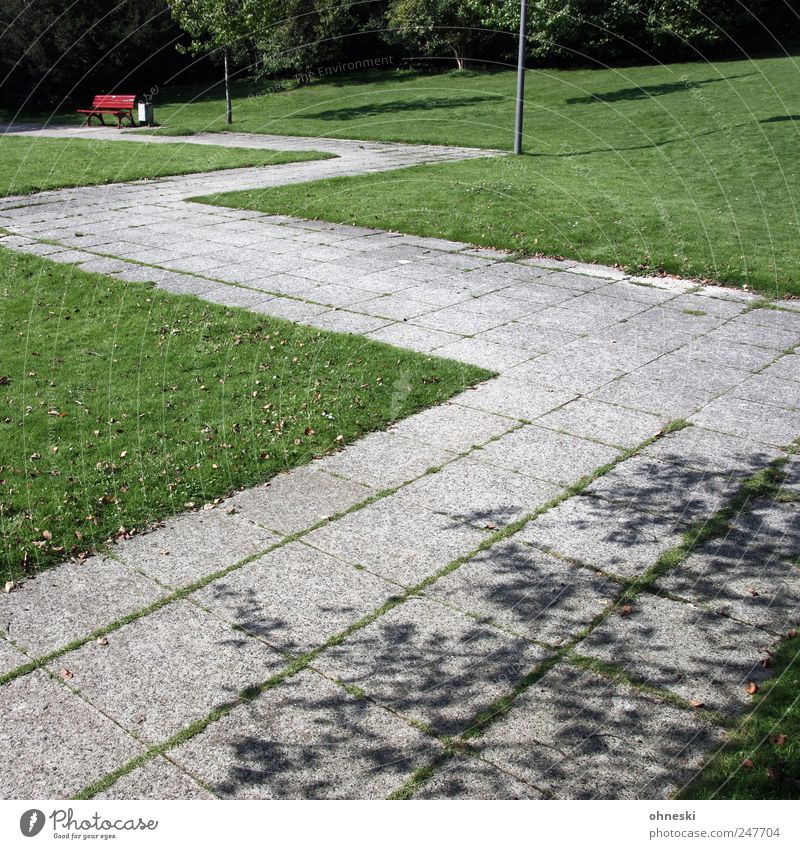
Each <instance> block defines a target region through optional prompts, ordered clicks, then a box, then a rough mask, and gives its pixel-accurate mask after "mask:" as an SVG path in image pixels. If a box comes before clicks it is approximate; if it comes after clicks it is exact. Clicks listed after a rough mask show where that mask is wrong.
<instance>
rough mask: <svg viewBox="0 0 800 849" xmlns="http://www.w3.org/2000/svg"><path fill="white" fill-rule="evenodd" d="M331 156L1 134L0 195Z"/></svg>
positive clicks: (209, 146) (208, 146) (328, 155)
mask: <svg viewBox="0 0 800 849" xmlns="http://www.w3.org/2000/svg"><path fill="white" fill-rule="evenodd" d="M331 155H332V154H327V153H316V152H311V151H309V152H282V151H275V150H247V149H242V148H229V147H228V148H226V147H216V146H211V145H191V144H182V143H180V142H169V143H163V144H162V143H158V144H145V143H142V142H135V141H128V142H126V141H100V140H92V139H50V138H36V137H32V136H14V135H5V136H0V197H2V196H4V195H21V194H28V193H29V192H39V191H42V190H44V189H61V188H65V187H67V186H93V185H98V184H100V183H121V182H125V181H128V180H140V179H142V178H145V177H166V176H169V175H172V174H192V173H195V172H198V171H219V170H221V169H223V168H243V167H247V166H251V165H280V164H282V163H285V162H297V161H299V160H309V159H327V158H329V157H330V156H331Z"/></svg>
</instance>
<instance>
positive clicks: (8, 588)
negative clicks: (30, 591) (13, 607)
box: [5, 581, 17, 594]
mask: <svg viewBox="0 0 800 849" xmlns="http://www.w3.org/2000/svg"><path fill="white" fill-rule="evenodd" d="M16 586H17V585H16V584H15V583H14V582H13V581H6V586H5V591H6V593H7V594H8V593H10V592H11V591H12V590H13V589H14V588H15V587H16Z"/></svg>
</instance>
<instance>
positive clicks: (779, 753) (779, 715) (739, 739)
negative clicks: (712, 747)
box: [681, 636, 800, 799]
mask: <svg viewBox="0 0 800 849" xmlns="http://www.w3.org/2000/svg"><path fill="white" fill-rule="evenodd" d="M774 672H775V674H774V677H773V678H771V679H770V680H769V681H767V682H766V683H764V684H762V685H761V689H760V691H759V692H758V693H757V694H756V695H755V696H754V697H753V699H754V705H753V708H752V710H751V711H750V713H749V714H748V715H747V716H746V718H745V719H744V721H743V722H742V723H741V725H740V726H739V727H738V728H737V729H736V730H735V731H733V732H732V734H731V737H730V740H729V741H728V743H727V744H726V745H725V746H724V747H723V748H722V749H721V750H720V751H719V752H718V753H716V754H715V755H714V756H713V757H712V758H711V759H710V760H709V761H708V763H707V764H706V765H705V768H704V769H703V771H702V773H701V774H700V775H699V776H698V778H697V779H696V780H695V781H694V782H693V783H692V784H690V785H689V786H688V787H687V788H686V789H685V790H684V791H683V793H682V794H681V797H682V798H684V799H800V710H799V709H798V700H800V637H797V636H795V637H792V638H789V639H786V640H784V641H783V642H782V643H781V644H780V648H779V649H778V651H777V652H776V654H775V657H774Z"/></svg>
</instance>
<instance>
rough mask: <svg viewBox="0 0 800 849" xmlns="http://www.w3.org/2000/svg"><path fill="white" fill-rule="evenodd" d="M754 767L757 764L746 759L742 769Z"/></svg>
mask: <svg viewBox="0 0 800 849" xmlns="http://www.w3.org/2000/svg"><path fill="white" fill-rule="evenodd" d="M754 766H755V764H754V763H753V762H752V761H751V760H750V758H745V759H744V760H743V761H742V768H743V769H752V768H753V767H754Z"/></svg>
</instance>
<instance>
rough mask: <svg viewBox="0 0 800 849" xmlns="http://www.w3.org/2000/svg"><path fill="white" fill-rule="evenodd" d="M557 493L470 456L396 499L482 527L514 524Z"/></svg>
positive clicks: (549, 485) (547, 485)
mask: <svg viewBox="0 0 800 849" xmlns="http://www.w3.org/2000/svg"><path fill="white" fill-rule="evenodd" d="M475 456H480V455H475ZM560 491H561V487H559V486H557V485H555V484H552V483H548V482H546V481H541V480H537V479H536V478H533V477H530V476H529V475H520V474H518V473H516V472H512V471H508V470H506V469H500V468H497V467H493V466H490V465H488V464H484V463H479V462H477V461H476V460H474V459H473V456H469V457H464V458H462V459H460V460H456V461H454V462H452V463H449V464H448V465H447V466H445V467H444V468H443V469H442V470H441V471H439V472H436V473H435V474H430V475H426V476H425V477H423V478H419V479H418V480H416V481H414V483H412V484H409V485H408V486H407V487H405V488H404V489H403V490H402V493H400V494H398V496H397V497H398V498H402V499H406V498H408V499H410V500H411V501H412V502H414V501H416V502H418V503H420V504H424V505H425V506H426V507H428V509H430V510H435V511H436V512H439V513H445V514H447V515H448V516H452V517H453V518H454V519H456V520H458V521H459V522H466V523H469V524H471V525H476V526H477V527H480V528H483V527H486V526H487V525H488V526H494V527H503V526H505V525H509V524H511V523H512V522H516V521H517V520H518V519H521V518H522V517H523V516H525V515H527V514H529V513H532V512H533V511H534V510H537V509H538V508H540V507H542V506H544V505H545V504H546V503H547V502H548V501H550V500H551V499H552V498H554V497H555V496H556V495H558V494H559V492H560Z"/></svg>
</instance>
